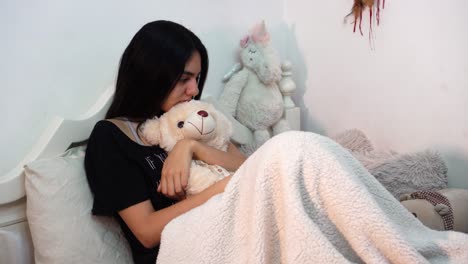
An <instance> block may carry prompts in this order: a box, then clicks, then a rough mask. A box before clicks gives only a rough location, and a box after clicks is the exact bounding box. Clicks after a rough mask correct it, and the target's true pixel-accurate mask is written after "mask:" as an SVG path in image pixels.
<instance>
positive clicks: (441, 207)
mask: <svg viewBox="0 0 468 264" xmlns="http://www.w3.org/2000/svg"><path fill="white" fill-rule="evenodd" d="M434 209H435V210H436V212H437V213H438V214H439V215H442V216H444V215H448V214H449V213H450V208H449V207H448V206H447V205H445V204H436V205H435V206H434Z"/></svg>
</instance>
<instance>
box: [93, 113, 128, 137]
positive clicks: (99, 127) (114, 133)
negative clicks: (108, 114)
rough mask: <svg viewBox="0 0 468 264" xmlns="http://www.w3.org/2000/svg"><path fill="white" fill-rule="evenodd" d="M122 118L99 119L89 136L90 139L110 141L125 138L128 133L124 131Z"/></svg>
mask: <svg viewBox="0 0 468 264" xmlns="http://www.w3.org/2000/svg"><path fill="white" fill-rule="evenodd" d="M119 121H120V120H115V119H104V120H100V121H98V122H97V123H96V124H95V125H94V128H93V130H92V131H91V135H90V136H89V141H91V142H96V141H98V142H109V141H114V140H124V137H126V133H125V132H124V131H123V129H124V127H123V126H122V124H120V122H122V121H120V122H119Z"/></svg>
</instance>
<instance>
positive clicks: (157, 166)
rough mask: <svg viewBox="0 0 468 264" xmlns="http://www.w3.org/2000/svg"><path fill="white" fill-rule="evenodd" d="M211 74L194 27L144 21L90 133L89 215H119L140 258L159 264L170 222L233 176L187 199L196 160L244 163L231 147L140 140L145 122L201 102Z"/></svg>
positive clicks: (226, 164)
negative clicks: (168, 144)
mask: <svg viewBox="0 0 468 264" xmlns="http://www.w3.org/2000/svg"><path fill="white" fill-rule="evenodd" d="M207 71H208V55H207V51H206V48H205V47H204V45H203V44H202V43H201V41H200V39H199V38H198V37H197V36H196V35H195V34H193V33H192V32H191V31H190V30H188V29H186V28H185V27H183V26H181V25H179V24H176V23H174V22H170V21H155V22H151V23H148V24H146V25H145V26H143V27H142V28H141V29H140V30H139V31H138V32H137V33H136V35H135V36H134V37H133V39H132V40H131V42H130V44H129V45H128V47H127V48H126V49H125V52H124V53H123V55H122V58H121V62H120V67H119V71H118V77H117V83H116V91H115V96H114V99H113V101H112V104H111V106H110V108H109V110H108V112H107V115H106V120H102V121H100V122H98V123H97V124H96V126H95V127H94V129H93V131H92V133H91V136H90V138H89V141H88V146H87V150H86V158H85V169H86V174H87V178H88V182H89V186H90V188H91V191H92V193H93V195H94V204H93V209H92V212H93V214H95V215H107V216H113V217H115V218H116V219H117V220H118V222H119V223H120V226H121V228H122V230H123V232H124V234H125V236H126V238H127V240H128V242H129V244H130V247H131V249H132V254H133V259H134V262H135V263H155V261H156V257H157V253H158V245H159V241H160V238H161V231H162V230H163V228H164V227H165V225H166V224H167V223H168V222H169V221H171V220H172V219H173V218H175V217H177V216H179V215H181V214H183V213H185V212H187V211H188V210H190V209H192V208H194V207H196V206H199V205H201V204H203V203H204V202H205V201H207V200H208V199H209V198H210V197H212V196H213V195H215V194H218V193H220V192H223V190H224V187H225V186H226V184H227V182H228V181H229V179H230V178H229V177H227V178H225V179H224V180H222V181H219V182H218V183H216V184H215V185H213V186H211V187H210V188H208V189H206V190H205V191H203V192H201V193H199V194H197V195H194V196H191V197H190V198H185V193H184V187H185V186H186V185H187V178H188V174H189V167H190V161H191V160H192V159H193V158H195V159H199V160H203V161H205V162H207V163H210V164H219V165H221V166H223V167H225V168H226V169H229V170H236V169H237V168H238V167H239V166H240V165H241V164H242V163H243V161H244V160H245V157H244V156H243V155H242V154H241V152H240V151H239V150H238V149H237V148H236V147H235V146H234V145H233V144H231V145H230V146H229V149H228V151H227V152H222V151H219V150H216V149H213V148H211V147H208V146H206V145H203V144H202V143H200V142H197V141H193V140H182V141H179V142H178V143H177V144H176V146H175V147H174V149H173V150H172V151H171V152H169V153H166V152H165V151H164V150H162V149H161V148H159V147H158V146H150V145H149V144H147V142H145V140H144V138H142V137H140V132H139V128H140V125H141V124H142V123H143V122H144V121H145V120H146V119H148V118H151V117H153V116H159V115H161V114H163V113H164V112H166V111H168V110H169V109H170V108H171V107H173V106H174V105H176V104H178V103H180V102H185V101H189V100H192V99H199V98H200V96H201V92H202V90H203V85H204V82H205V80H206V76H207Z"/></svg>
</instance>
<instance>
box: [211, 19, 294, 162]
mask: <svg viewBox="0 0 468 264" xmlns="http://www.w3.org/2000/svg"><path fill="white" fill-rule="evenodd" d="M269 43H270V34H269V33H268V32H267V30H266V28H265V23H264V22H262V23H261V24H259V25H257V26H255V27H254V28H253V29H252V31H251V34H250V35H247V36H246V37H244V38H243V39H242V40H241V41H240V46H241V48H242V49H241V51H240V61H241V64H237V65H236V67H235V68H234V69H233V70H232V71H231V72H230V73H228V74H227V75H226V76H225V81H226V80H228V81H227V83H226V86H225V87H224V90H223V92H222V94H221V96H220V98H219V100H220V104H221V105H222V107H223V109H226V111H227V112H228V113H229V114H230V115H231V116H233V117H234V118H235V119H236V120H238V121H239V122H240V123H241V124H243V125H244V126H246V127H248V128H249V129H250V130H251V131H252V132H253V137H254V142H252V143H251V144H250V145H242V146H241V150H242V151H243V152H244V153H245V154H247V155H250V154H251V153H252V152H253V151H255V150H256V149H257V148H258V147H259V146H261V145H262V144H263V143H265V142H266V141H267V140H268V139H269V138H270V137H271V133H272V134H273V135H276V134H279V133H281V132H284V131H287V130H291V129H290V126H289V124H288V122H287V121H286V120H284V119H283V118H282V116H283V112H284V105H283V96H282V94H281V91H280V88H279V86H278V82H279V81H280V79H281V64H280V60H279V58H278V56H277V54H276V51H275V50H274V49H273V48H272V47H271V45H269Z"/></svg>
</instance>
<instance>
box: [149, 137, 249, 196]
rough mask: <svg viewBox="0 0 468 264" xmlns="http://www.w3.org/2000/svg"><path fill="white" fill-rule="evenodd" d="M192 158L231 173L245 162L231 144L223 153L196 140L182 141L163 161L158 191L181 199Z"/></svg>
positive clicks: (243, 157)
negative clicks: (215, 165)
mask: <svg viewBox="0 0 468 264" xmlns="http://www.w3.org/2000/svg"><path fill="white" fill-rule="evenodd" d="M192 158H195V159H199V160H202V161H204V162H206V163H208V164H217V165H220V166H222V167H224V168H225V169H227V170H231V171H233V170H237V168H239V166H240V165H241V164H242V163H243V162H244V161H245V156H244V155H243V154H242V153H241V152H240V151H239V150H238V149H237V148H236V146H234V144H232V143H230V144H229V147H228V150H227V152H225V151H221V150H218V149H215V148H212V147H210V146H207V145H205V144H203V143H201V142H199V141H196V140H191V139H183V140H181V141H178V142H177V144H176V145H175V146H174V148H173V149H172V151H171V152H169V155H168V157H167V159H166V160H165V161H164V165H163V169H162V172H161V182H160V184H159V186H158V191H159V192H161V193H162V194H164V195H166V196H168V197H170V198H173V199H183V198H184V197H185V188H186V187H187V183H188V176H189V173H190V163H191V161H192Z"/></svg>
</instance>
